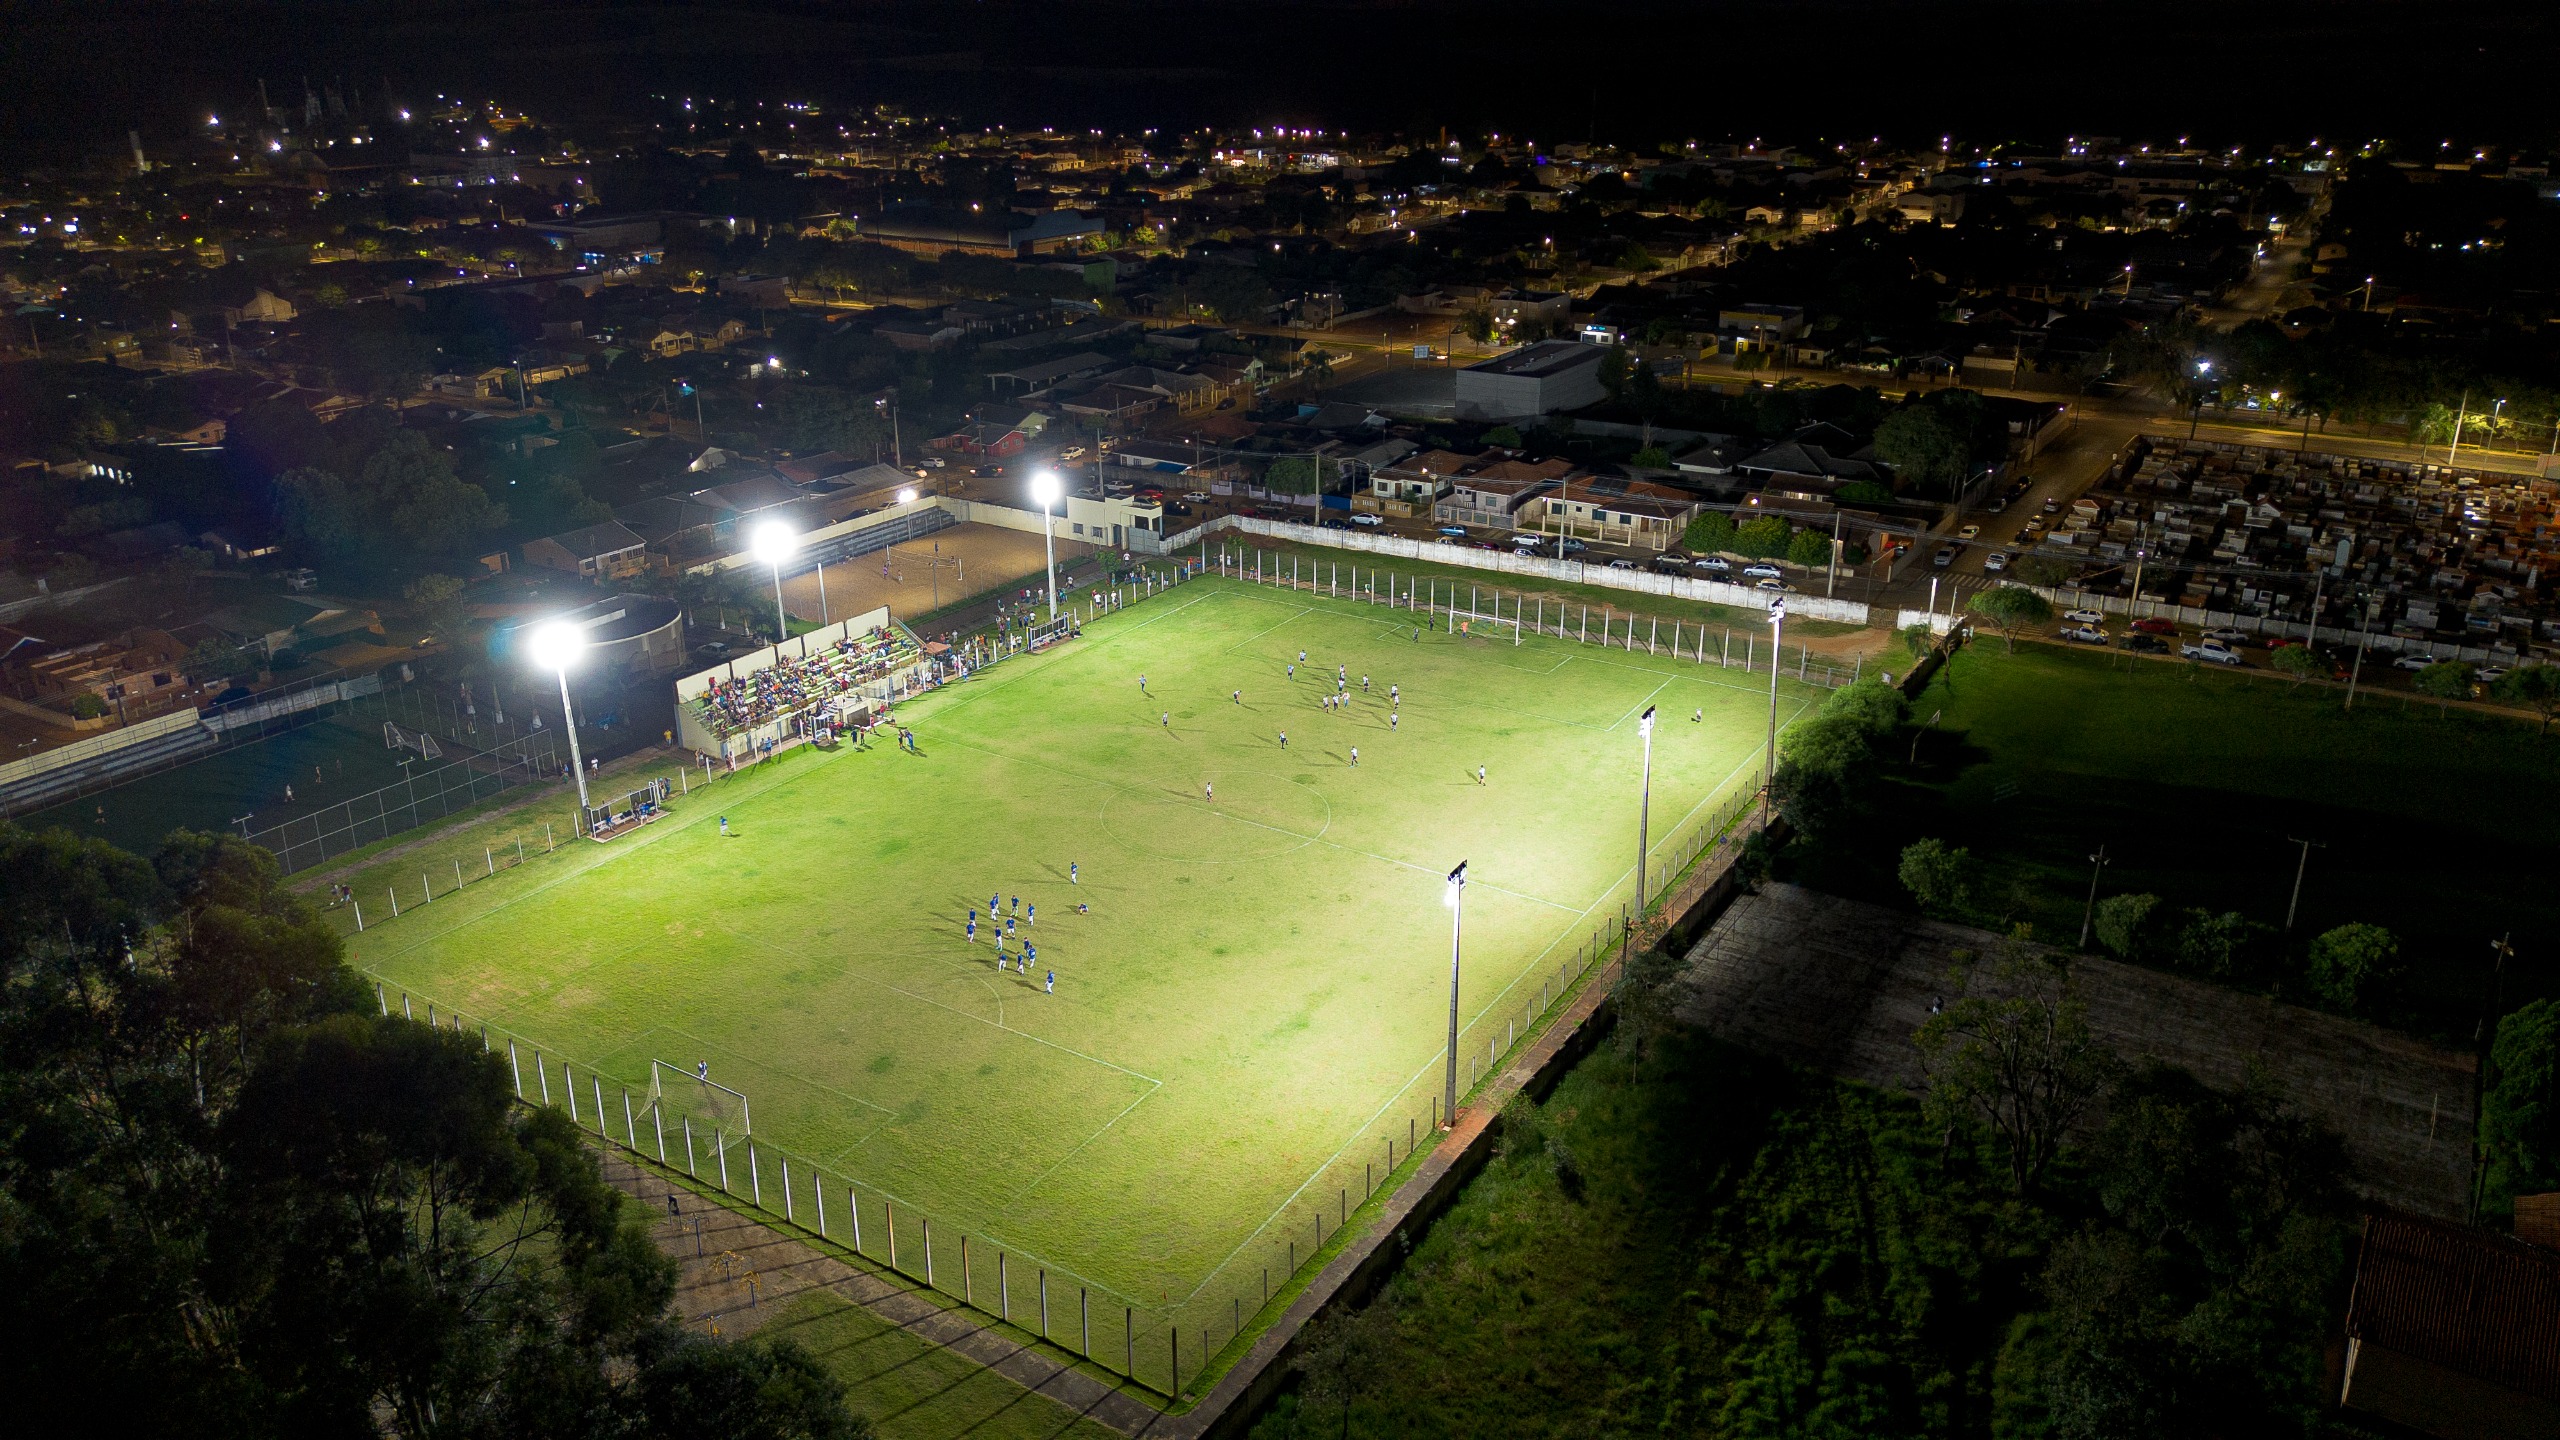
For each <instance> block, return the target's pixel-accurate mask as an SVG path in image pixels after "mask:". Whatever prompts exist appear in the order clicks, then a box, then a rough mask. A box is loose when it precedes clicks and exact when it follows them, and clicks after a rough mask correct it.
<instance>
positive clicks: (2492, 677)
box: [2471, 665, 2507, 685]
mask: <svg viewBox="0 0 2560 1440" xmlns="http://www.w3.org/2000/svg"><path fill="white" fill-rule="evenodd" d="M2471 678H2472V679H2473V680H2476V681H2478V682H2479V683H2481V684H2483V685H2495V684H2497V683H2498V682H2499V681H2501V680H2504V679H2506V678H2507V667H2506V666H2504V665H2483V666H2481V667H2480V668H2479V669H2477V670H2474V671H2472V672H2471Z"/></svg>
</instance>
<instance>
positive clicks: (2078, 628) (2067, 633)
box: [2055, 625, 2107, 645]
mask: <svg viewBox="0 0 2560 1440" xmlns="http://www.w3.org/2000/svg"><path fill="white" fill-rule="evenodd" d="M2055 633H2056V634H2057V635H2059V636H2060V637H2061V638H2063V639H2065V640H2077V641H2079V642H2080V643H2081V644H2083V645H2104V644H2106V643H2107V632H2106V631H2104V630H2101V629H2099V628H2098V627H2097V626H2095V625H2065V626H2063V627H2062V628H2061V629H2060V630H2058V631H2056V632H2055Z"/></svg>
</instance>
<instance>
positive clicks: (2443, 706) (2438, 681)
mask: <svg viewBox="0 0 2560 1440" xmlns="http://www.w3.org/2000/svg"><path fill="white" fill-rule="evenodd" d="M2471 674H2472V671H2471V666H2470V665H2469V664H2467V663H2465V662H2463V661H2460V660H2439V661H2437V662H2436V663H2434V664H2433V665H2430V666H2428V667H2427V668H2426V669H2424V670H2421V671H2419V672H2418V674H2417V678H2416V679H2414V680H2412V681H2410V682H2409V683H2410V684H2411V685H2412V686H2413V687H2415V688H2416V690H2417V692H2418V693H2419V694H2421V695H2426V696H2430V697H2432V698H2433V699H2434V700H2435V702H2436V711H2437V713H2438V714H2442V713H2444V712H2446V711H2448V710H2450V709H2451V708H2452V704H2451V702H2453V701H2456V700H2468V699H2470V698H2471Z"/></svg>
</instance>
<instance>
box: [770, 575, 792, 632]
mask: <svg viewBox="0 0 2560 1440" xmlns="http://www.w3.org/2000/svg"><path fill="white" fill-rule="evenodd" d="M773 636H774V638H773V643H774V644H776V645H779V644H781V643H782V642H783V641H785V640H788V639H790V638H791V617H790V616H789V615H788V614H785V613H784V612H783V609H782V557H781V556H779V555H776V556H774V557H773Z"/></svg>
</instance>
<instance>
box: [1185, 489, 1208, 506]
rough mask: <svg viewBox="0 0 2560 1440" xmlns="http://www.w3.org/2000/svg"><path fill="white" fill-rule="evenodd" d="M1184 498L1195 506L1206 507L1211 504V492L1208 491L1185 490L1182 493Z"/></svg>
mask: <svg viewBox="0 0 2560 1440" xmlns="http://www.w3.org/2000/svg"><path fill="white" fill-rule="evenodd" d="M1182 498H1183V499H1185V500H1187V501H1189V502H1190V503H1192V504H1194V505H1206V504H1208V503H1209V492H1208V491H1206V490H1185V491H1183V492H1182Z"/></svg>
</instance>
